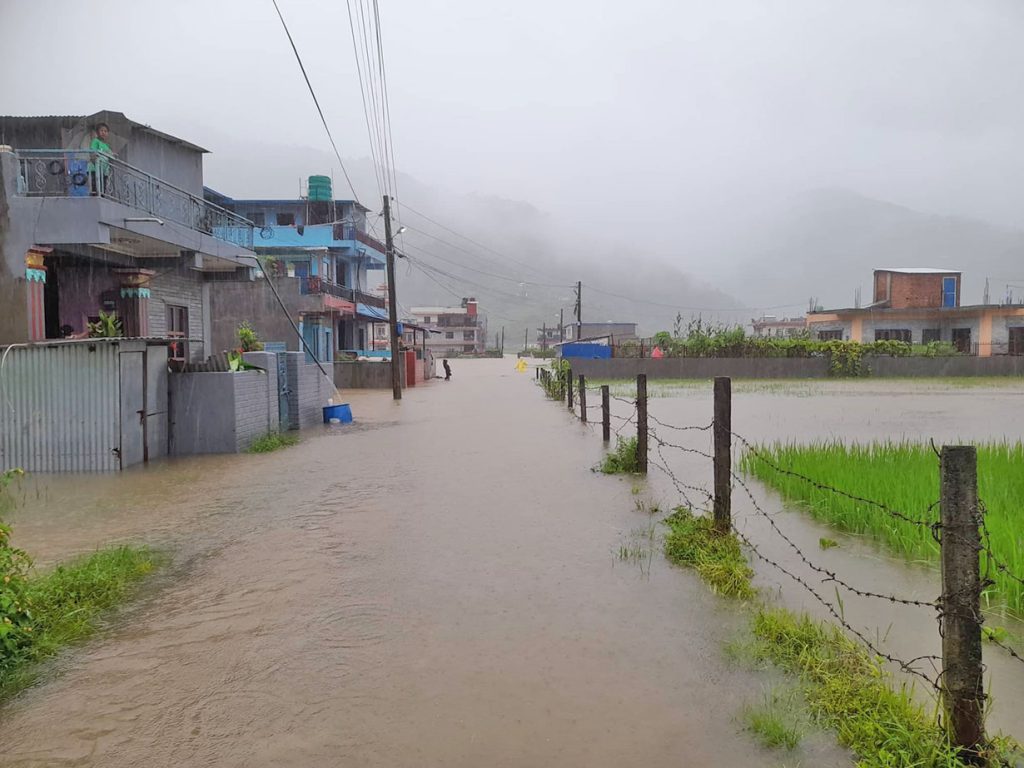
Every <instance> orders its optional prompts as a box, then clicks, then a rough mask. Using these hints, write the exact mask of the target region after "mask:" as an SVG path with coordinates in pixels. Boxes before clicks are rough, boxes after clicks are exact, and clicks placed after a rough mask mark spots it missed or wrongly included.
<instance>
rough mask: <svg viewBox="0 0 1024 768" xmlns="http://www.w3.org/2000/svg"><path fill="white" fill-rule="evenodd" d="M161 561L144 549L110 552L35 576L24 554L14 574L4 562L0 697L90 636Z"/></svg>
mask: <svg viewBox="0 0 1024 768" xmlns="http://www.w3.org/2000/svg"><path fill="white" fill-rule="evenodd" d="M8 549H9V548H8ZM18 552H20V550H18ZM160 559H161V558H160V557H159V555H158V554H157V553H155V552H153V551H151V550H149V549H148V548H145V547H129V546H121V547H113V548H110V549H103V550H100V551H98V552H96V553H94V554H92V555H89V556H87V557H83V558H79V559H77V560H74V561H71V562H70V563H67V564H63V565H59V566H57V567H56V568H55V569H53V570H52V571H49V572H46V573H42V574H39V575H35V574H29V573H28V558H27V556H25V555H24V553H20V555H19V558H18V561H17V564H16V565H15V567H13V568H11V567H10V566H11V564H12V561H11V559H7V561H6V564H7V566H8V568H7V570H6V571H5V574H4V589H3V595H2V597H0V613H3V619H2V624H0V627H2V628H0V639H2V643H0V696H2V697H6V696H10V695H12V694H13V693H16V692H17V691H19V690H21V689H22V688H24V687H25V686H27V685H30V684H31V683H32V681H33V680H34V677H35V674H34V669H33V667H34V664H35V663H36V662H39V661H43V660H45V659H47V658H49V657H51V656H53V655H54V654H56V653H57V651H59V650H60V649H61V648H63V647H64V646H66V645H69V644H71V643H74V642H77V641H80V640H83V639H85V638H86V637H88V636H89V635H91V634H92V633H93V632H94V631H95V630H96V627H97V621H98V619H99V617H100V616H101V615H102V614H103V613H104V612H105V611H107V610H109V609H110V608H113V607H114V606H116V605H118V604H119V603H121V602H123V601H124V600H125V599H126V598H128V597H130V595H131V594H132V592H133V591H134V590H135V588H136V587H137V586H138V584H139V582H141V581H142V580H143V579H144V578H145V577H146V576H147V575H148V574H149V573H151V572H152V571H153V569H154V568H156V567H157V565H158V564H159V562H160Z"/></svg>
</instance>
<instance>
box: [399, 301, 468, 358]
mask: <svg viewBox="0 0 1024 768" xmlns="http://www.w3.org/2000/svg"><path fill="white" fill-rule="evenodd" d="M409 313H410V315H411V316H412V319H413V320H414V321H415V322H416V323H417V324H419V325H422V326H423V327H425V328H429V329H430V330H432V331H437V333H429V334H427V349H429V350H430V351H431V352H433V353H434V356H435V357H444V356H446V355H479V354H483V353H484V351H485V350H486V348H487V316H486V315H482V314H480V312H479V309H478V306H477V301H476V299H474V298H468V299H463V300H462V306H459V307H413V308H412V309H410V310H409Z"/></svg>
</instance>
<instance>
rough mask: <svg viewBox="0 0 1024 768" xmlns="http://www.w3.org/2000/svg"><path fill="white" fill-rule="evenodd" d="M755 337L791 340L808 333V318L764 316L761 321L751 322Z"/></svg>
mask: <svg viewBox="0 0 1024 768" xmlns="http://www.w3.org/2000/svg"><path fill="white" fill-rule="evenodd" d="M750 325H751V327H752V328H753V329H754V335H755V336H760V337H762V338H774V339H791V338H793V337H795V336H800V335H802V334H804V333H806V332H807V318H806V317H792V318H791V317H784V318H782V319H779V318H778V317H776V316H775V315H762V316H761V318H760V319H759V320H751V321H750Z"/></svg>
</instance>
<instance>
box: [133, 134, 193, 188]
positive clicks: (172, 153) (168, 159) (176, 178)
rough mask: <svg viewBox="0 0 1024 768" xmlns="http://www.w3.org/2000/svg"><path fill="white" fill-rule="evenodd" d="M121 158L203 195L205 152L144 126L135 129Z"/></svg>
mask: <svg viewBox="0 0 1024 768" xmlns="http://www.w3.org/2000/svg"><path fill="white" fill-rule="evenodd" d="M121 159H122V160H124V161H125V162H126V163H129V164H130V165H134V166H135V167H136V168H140V169H142V170H144V171H146V172H147V173H149V174H152V175H153V176H156V177H157V178H159V179H163V180H164V181H168V182H170V183H171V184H173V185H174V186H176V187H180V188H181V189H184V190H185V191H186V192H191V193H192V194H193V195H195V196H196V197H198V198H199V199H200V200H202V199H203V155H202V153H201V152H197V151H196V150H194V149H189V148H187V147H183V146H182V145H181V144H174V143H171V142H169V141H167V140H166V139H162V138H160V137H159V136H155V135H153V134H152V133H149V132H148V131H146V130H145V129H141V128H135V129H134V130H132V135H131V141H129V142H128V145H127V146H126V147H125V148H124V151H123V152H122V153H121Z"/></svg>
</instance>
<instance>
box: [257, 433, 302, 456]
mask: <svg viewBox="0 0 1024 768" xmlns="http://www.w3.org/2000/svg"><path fill="white" fill-rule="evenodd" d="M298 442H299V438H298V437H296V436H295V435H289V434H286V433H284V432H268V433H267V434H265V435H263V436H262V437H257V438H256V439H255V440H254V441H253V443H252V445H250V446H249V453H270V452H271V451H276V450H277V449H278V448H287V447H288V446H289V445H297V444H298Z"/></svg>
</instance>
